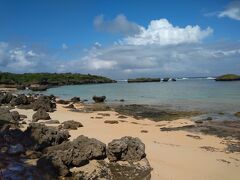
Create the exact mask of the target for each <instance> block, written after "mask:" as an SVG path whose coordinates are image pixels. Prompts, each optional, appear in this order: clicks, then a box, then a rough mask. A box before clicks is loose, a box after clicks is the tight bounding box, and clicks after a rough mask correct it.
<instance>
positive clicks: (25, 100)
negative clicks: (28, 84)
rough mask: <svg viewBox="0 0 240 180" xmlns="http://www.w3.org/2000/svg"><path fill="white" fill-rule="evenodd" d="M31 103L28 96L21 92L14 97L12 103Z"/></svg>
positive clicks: (14, 104) (15, 104)
mask: <svg viewBox="0 0 240 180" xmlns="http://www.w3.org/2000/svg"><path fill="white" fill-rule="evenodd" d="M27 104H29V101H28V97H27V96H25V95H24V94H20V95H18V96H17V97H14V98H12V100H11V105H12V106H17V105H27Z"/></svg>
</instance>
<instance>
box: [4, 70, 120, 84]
mask: <svg viewBox="0 0 240 180" xmlns="http://www.w3.org/2000/svg"><path fill="white" fill-rule="evenodd" d="M112 82H115V81H114V80H111V79H109V78H106V77H103V76H96V75H90V74H77V73H76V74H73V73H60V74H58V73H24V74H13V73H0V84H2V85H6V86H11V85H24V86H29V85H31V84H39V85H49V86H61V85H74V84H94V83H112Z"/></svg>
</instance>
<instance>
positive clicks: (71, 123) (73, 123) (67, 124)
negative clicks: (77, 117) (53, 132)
mask: <svg viewBox="0 0 240 180" xmlns="http://www.w3.org/2000/svg"><path fill="white" fill-rule="evenodd" d="M62 124H63V129H71V130H76V129H77V128H79V127H83V125H82V123H80V122H77V121H73V120H69V121H64V122H63V123H62Z"/></svg>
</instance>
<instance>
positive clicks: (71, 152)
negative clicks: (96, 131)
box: [37, 135, 106, 176]
mask: <svg viewBox="0 0 240 180" xmlns="http://www.w3.org/2000/svg"><path fill="white" fill-rule="evenodd" d="M45 152H46V153H47V154H46V155H45V156H43V157H42V158H40V159H39V160H38V162H37V166H38V167H39V168H40V169H43V170H44V169H45V170H48V171H49V170H50V171H51V172H55V173H56V172H57V173H58V174H59V175H61V176H66V175H68V174H69V172H70V171H69V168H70V167H72V166H77V167H79V166H83V165H85V164H87V163H88V162H89V160H92V159H104V158H105V157H106V145H105V144H104V143H102V142H100V141H98V140H96V139H94V138H91V139H90V138H88V137H85V136H83V135H81V136H79V137H77V138H76V139H74V140H73V141H72V142H64V143H62V144H60V145H57V146H52V147H49V148H47V149H46V150H45Z"/></svg>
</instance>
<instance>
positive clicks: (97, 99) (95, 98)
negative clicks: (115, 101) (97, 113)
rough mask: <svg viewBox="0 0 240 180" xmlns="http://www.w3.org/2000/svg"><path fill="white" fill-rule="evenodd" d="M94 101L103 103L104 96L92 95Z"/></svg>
mask: <svg viewBox="0 0 240 180" xmlns="http://www.w3.org/2000/svg"><path fill="white" fill-rule="evenodd" d="M92 99H93V100H94V102H95V103H103V102H104V101H105V100H106V96H93V98H92Z"/></svg>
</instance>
